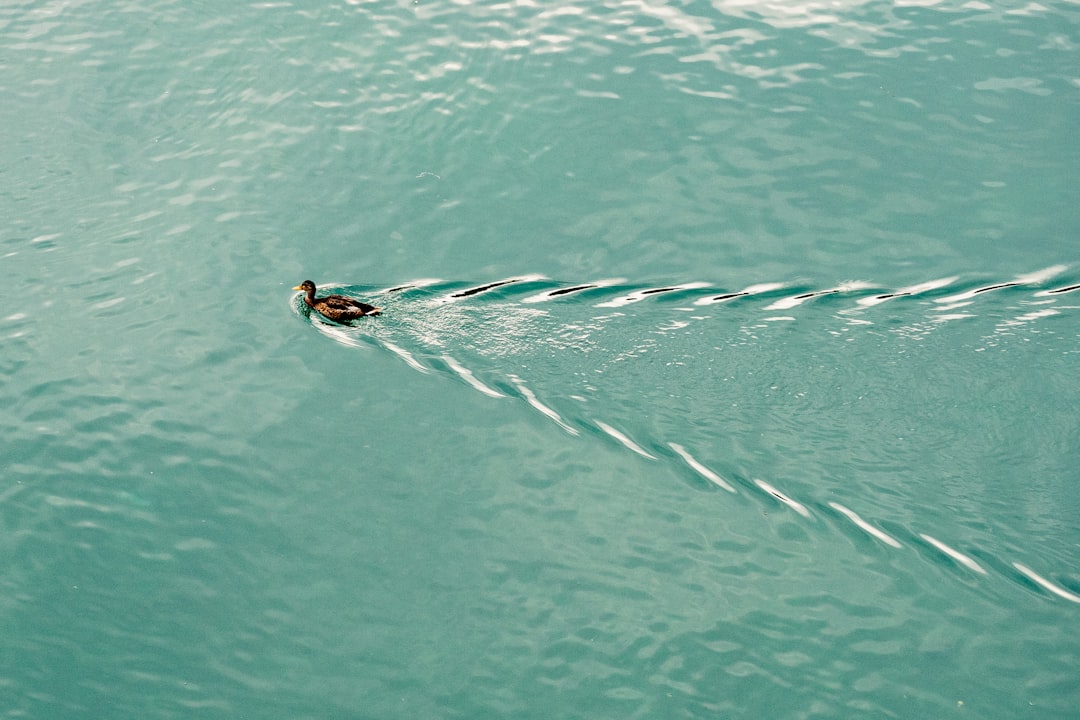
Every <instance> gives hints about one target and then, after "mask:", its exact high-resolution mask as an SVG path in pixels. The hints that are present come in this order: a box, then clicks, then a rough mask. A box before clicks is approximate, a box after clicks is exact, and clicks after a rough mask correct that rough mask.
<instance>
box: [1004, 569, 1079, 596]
mask: <svg viewBox="0 0 1080 720" xmlns="http://www.w3.org/2000/svg"><path fill="white" fill-rule="evenodd" d="M1013 567H1014V568H1016V569H1017V570H1019V571H1020V572H1022V573H1024V574H1025V575H1027V576H1028V577H1029V578H1031V579H1032V580H1033V581H1035V583H1037V584H1038V585H1041V586H1042V587H1043V588H1045V589H1047V590H1049V591H1050V592H1052V593H1054V594H1055V595H1057V596H1058V597H1060V598H1065V599H1066V600H1068V601H1070V602H1074V603H1080V595H1076V594H1075V593H1071V592H1069V591H1068V590H1066V589H1065V588H1063V587H1061V586H1060V585H1055V584H1054V583H1052V582H1050V581H1049V580H1047V579H1046V578H1044V577H1043V576H1042V575H1039V574H1038V573H1036V572H1035V571H1034V570H1032V569H1031V568H1029V567H1028V566H1027V565H1022V564H1020V563H1017V562H1014V563H1013Z"/></svg>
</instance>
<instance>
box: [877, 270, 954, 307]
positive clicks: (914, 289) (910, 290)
mask: <svg viewBox="0 0 1080 720" xmlns="http://www.w3.org/2000/svg"><path fill="white" fill-rule="evenodd" d="M959 279H960V278H959V276H956V275H954V276H952V277H947V278H941V279H940V280H928V281H926V282H923V283H918V284H917V285H911V286H909V287H905V288H900V289H899V290H897V291H895V292H891V293H886V294H885V295H875V296H874V297H866V298H860V299H859V300H857V301H856V302H857V304H859V305H862V306H863V307H871V306H873V305H878V304H880V303H883V302H885V301H886V300H892V299H894V298H898V297H907V296H910V295H921V294H922V293H924V292H929V291H931V290H937V289H939V288H943V287H947V286H949V285H952V284H953V283H954V282H956V281H957V280H959Z"/></svg>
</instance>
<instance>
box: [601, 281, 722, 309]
mask: <svg viewBox="0 0 1080 720" xmlns="http://www.w3.org/2000/svg"><path fill="white" fill-rule="evenodd" d="M704 287H709V285H708V283H703V282H690V283H683V284H682V285H669V286H664V287H662V288H646V289H645V290H635V291H634V292H632V293H630V294H629V295H624V296H622V297H618V298H615V299H614V300H608V301H607V302H602V303H597V304H596V307H604V308H607V307H612V308H613V307H623V306H624V305H631V304H633V303H636V302H641V301H642V300H644V299H645V298H647V297H649V296H651V295H666V294H668V293H671V292H677V291H679V290H700V289H701V288H704Z"/></svg>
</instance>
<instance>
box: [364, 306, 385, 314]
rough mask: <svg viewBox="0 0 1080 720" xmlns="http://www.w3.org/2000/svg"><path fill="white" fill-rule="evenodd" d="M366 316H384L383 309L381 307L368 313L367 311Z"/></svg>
mask: <svg viewBox="0 0 1080 720" xmlns="http://www.w3.org/2000/svg"><path fill="white" fill-rule="evenodd" d="M364 314H365V315H370V316H375V315H382V308H381V307H377V308H371V309H370V310H368V311H367V312H366V313H364Z"/></svg>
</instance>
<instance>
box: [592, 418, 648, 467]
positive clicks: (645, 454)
mask: <svg viewBox="0 0 1080 720" xmlns="http://www.w3.org/2000/svg"><path fill="white" fill-rule="evenodd" d="M593 422H595V423H596V427H598V428H600V429H601V430H603V431H604V432H606V433H607V434H608V435H610V436H611V437H613V438H615V439H616V440H618V441H619V442H620V443H622V444H623V445H624V446H626V447H627V448H628V449H630V450H633V451H634V452H636V453H637V454H638V455H640V456H642V457H646V458H649V459H650V460H655V459H656V456H655V455H651V454H650V453H649V452H648V451H647V450H645V448H643V447H641V446H640V445H638V444H637V443H636V442H634V441H633V440H631V439H630V438H628V437H626V435H624V434H622V433H621V432H619V431H618V430H616V429H615V428H613V427H611V426H610V425H608V424H607V423H605V422H601V421H599V420H593Z"/></svg>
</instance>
